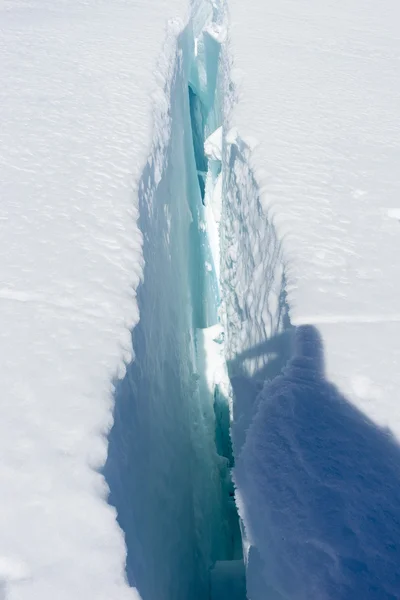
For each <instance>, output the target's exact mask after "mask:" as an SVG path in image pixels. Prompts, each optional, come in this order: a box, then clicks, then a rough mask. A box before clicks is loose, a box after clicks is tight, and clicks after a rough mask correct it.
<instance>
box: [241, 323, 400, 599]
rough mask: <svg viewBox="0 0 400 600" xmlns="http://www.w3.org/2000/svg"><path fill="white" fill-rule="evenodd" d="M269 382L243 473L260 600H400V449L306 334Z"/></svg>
mask: <svg viewBox="0 0 400 600" xmlns="http://www.w3.org/2000/svg"><path fill="white" fill-rule="evenodd" d="M295 341H296V348H295V351H294V356H293V359H292V360H291V361H290V362H289V364H288V366H287V367H286V368H285V369H284V372H283V374H282V375H281V376H279V377H277V378H276V379H275V380H274V381H273V382H272V383H270V384H267V385H266V386H265V387H264V389H263V390H262V392H261V393H260V395H259V398H258V409H257V412H256V415H255V417H254V420H253V422H252V424H251V426H250V428H249V430H248V433H247V437H246V442H245V444H244V447H243V450H242V452H241V454H240V457H239V460H238V461H237V466H236V469H235V482H236V485H237V486H238V490H239V494H238V495H239V502H240V508H241V514H242V516H243V518H244V520H245V524H246V531H247V534H248V537H249V540H250V542H251V544H252V545H254V546H255V547H256V549H257V552H258V554H259V558H260V559H261V561H260V562H261V566H260V570H261V572H262V580H263V583H262V585H263V586H264V591H263V589H262V588H261V587H260V589H259V590H258V593H256V594H255V595H254V596H251V597H254V598H258V597H260V598H261V597H264V598H265V597H266V596H265V590H268V589H270V590H271V594H272V595H271V597H272V598H282V599H293V600H295V599H296V600H308V599H309V598H320V599H325V598H326V599H331V598H340V599H341V600H353V599H354V598H356V597H359V598H365V599H368V600H372V599H374V600H378V599H379V600H381V599H383V598H385V599H389V598H391V599H394V598H397V597H398V591H399V589H400V573H399V569H398V565H399V561H400V548H399V544H398V541H399V539H400V448H399V446H398V444H397V443H396V440H395V439H394V438H393V436H392V435H391V434H390V432H389V431H388V430H387V429H381V428H379V427H377V426H376V425H375V424H374V423H373V422H372V421H370V420H369V419H368V418H366V417H365V415H363V414H362V413H361V412H360V411H359V410H357V408H355V407H354V406H353V405H352V404H351V403H350V402H349V401H348V400H347V399H346V398H345V397H344V396H343V395H342V394H341V393H340V391H339V390H338V389H337V388H336V387H335V386H333V385H332V384H331V383H329V382H328V381H327V380H326V378H325V375H324V365H323V360H324V357H323V344H322V340H321V336H320V334H319V333H318V331H317V329H316V328H315V327H313V326H303V327H298V328H297V330H296V337H295Z"/></svg>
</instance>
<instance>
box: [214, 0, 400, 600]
mask: <svg viewBox="0 0 400 600" xmlns="http://www.w3.org/2000/svg"><path fill="white" fill-rule="evenodd" d="M230 16H231V26H230V50H231V53H232V60H233V69H232V78H233V80H234V83H235V86H236V92H235V93H233V94H231V99H230V102H231V106H233V108H232V110H231V113H230V116H229V125H230V128H231V129H230V131H229V135H228V137H227V148H226V153H225V159H224V166H223V169H224V168H225V173H226V179H225V186H224V198H225V201H224V209H223V217H222V222H223V223H224V231H223V235H222V242H221V243H222V248H221V256H222V257H223V261H222V265H221V273H222V275H221V278H222V282H223V290H224V292H223V297H224V302H225V305H226V310H225V312H226V324H227V331H226V333H227V354H228V359H229V364H230V374H231V379H232V384H233V388H234V392H235V403H234V426H233V441H234V450H235V454H236V458H237V467H236V472H235V481H236V485H237V497H238V500H239V503H240V513H241V516H242V518H243V520H244V524H245V530H246V539H247V544H248V548H247V574H248V578H247V582H248V596H249V598H251V600H258V599H263V600H265V599H266V598H268V599H271V600H272V599H273V600H283V599H284V600H302V599H303V598H304V599H309V598H318V599H329V600H331V599H332V600H334V599H339V598H340V599H341V600H350V599H353V598H363V599H377V600H378V599H379V600H382V599H388V598H391V599H394V598H399V597H400V569H399V564H400V562H399V558H400V508H399V499H400V491H399V490H400V487H399V486H400V467H399V465H400V451H399V448H398V441H399V439H400V403H399V387H400V386H399V384H400V369H399V364H400V346H399V343H398V339H399V335H400V322H399V321H400V314H399V301H398V293H399V281H400V261H399V260H398V256H399V251H400V210H399V209H400V204H399V198H400V177H399V159H400V125H399V123H400V121H399V113H400V110H399V106H400V85H399V80H398V71H399V60H400V40H399V36H398V22H399V18H400V9H399V6H398V3H397V2H395V1H392V0H385V1H384V2H381V3H379V4H378V3H374V2H367V3H365V2H361V1H359V0H350V1H348V2H322V3H321V2H317V1H314V0H302V1H293V0H271V1H270V2H257V3H252V6H251V9H250V8H249V6H248V4H246V3H244V2H241V1H239V0H232V1H231V2H230ZM300 325H308V328H307V327H306V328H305V329H302V328H301V327H300V329H299V330H298V331H297V334H296V335H293V326H300ZM294 337H295V338H296V344H295V349H294V346H293V338H294ZM303 342H304V343H303ZM290 357H292V360H291V361H290V362H289V364H288V366H287V368H286V370H285V371H284V374H283V375H282V376H280V377H279V378H278V379H276V376H277V375H278V374H279V372H280V370H281V368H282V366H285V365H286V364H287V362H288V359H289V358H290ZM315 357H318V358H317V359H315V360H314V358H315ZM323 363H324V367H323V366H322V365H323ZM266 380H267V382H268V380H274V381H272V383H271V384H270V385H269V384H268V383H267V384H266V386H265V387H263V385H264V382H265V381H266ZM331 384H334V386H336V387H332V385H331ZM260 389H261V390H262V391H261V393H259V392H260ZM249 400H250V402H249ZM250 423H251V425H250ZM266 590H268V593H267V591H266ZM268 594H269V595H268Z"/></svg>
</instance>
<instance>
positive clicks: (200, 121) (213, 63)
mask: <svg viewBox="0 0 400 600" xmlns="http://www.w3.org/2000/svg"><path fill="white" fill-rule="evenodd" d="M170 27H171V28H172V29H173V30H174V29H175V28H176V27H177V26H176V24H170ZM224 35H225V15H224V9H223V6H222V5H217V4H216V3H213V4H210V3H208V2H205V1H204V2H200V3H197V4H196V3H195V4H194V5H193V7H192V19H191V20H190V22H189V24H188V25H187V26H186V27H185V28H184V29H183V31H181V33H179V35H178V36H177V43H176V47H175V48H171V49H170V50H171V52H174V53H175V56H176V59H175V63H174V68H173V71H172V72H171V73H170V79H169V81H168V83H167V84H166V86H165V87H164V89H163V92H162V94H161V93H160V95H159V98H158V99H157V106H158V108H157V111H156V115H155V139H154V143H153V150H152V153H151V156H150V158H149V160H148V162H147V164H146V166H145V169H144V171H143V174H142V177H141V181H140V184H139V188H138V196H139V209H140V217H139V226H140V229H141V231H142V234H143V257H144V264H145V266H144V279H143V282H142V283H141V285H140V286H139V288H138V291H137V296H138V305H139V310H140V322H139V324H138V325H137V327H136V328H135V329H134V331H133V335H132V340H133V349H134V355H135V358H134V361H133V362H132V363H131V364H130V365H128V366H127V372H126V375H125V377H124V378H123V379H122V380H121V381H118V382H116V384H115V411H114V425H113V428H112V430H111V432H110V435H109V453H108V459H107V463H106V465H105V476H106V479H107V482H108V485H109V488H110V499H109V500H110V503H111V504H112V505H114V506H115V508H116V511H117V518H118V522H119V525H120V527H121V529H122V530H123V532H124V535H125V541H126V548H127V560H126V572H127V578H128V581H129V583H130V585H132V586H134V587H136V588H137V589H138V591H139V593H140V594H141V596H142V598H143V600H187V599H188V598H191V599H193V600H197V599H198V600H204V599H207V598H213V599H216V598H228V597H229V598H230V599H232V600H233V599H235V598H237V599H239V598H240V599H243V598H245V583H244V569H243V558H242V545H241V538H240V531H239V525H238V518H237V514H236V506H235V502H234V498H233V487H232V482H231V479H230V469H231V467H232V464H233V454H232V448H231V442H230V433H229V427H230V418H231V416H230V415H231V411H230V406H229V395H230V392H229V385H228V382H227V373H226V366H225V362H224V351H223V341H224V332H223V330H222V327H221V322H220V321H221V307H220V305H221V295H220V273H219V262H220V255H219V221H220V215H221V202H222V187H223V185H222V177H223V173H222V157H221V152H222V129H221V128H222V125H223V114H222V107H223V102H222V98H221V89H222V88H223V86H222V83H221V80H220V77H219V72H218V71H219V65H220V53H221V43H222V41H223V40H224Z"/></svg>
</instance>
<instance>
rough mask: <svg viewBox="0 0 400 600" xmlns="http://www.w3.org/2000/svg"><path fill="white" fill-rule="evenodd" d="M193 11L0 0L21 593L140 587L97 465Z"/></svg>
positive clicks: (6, 559) (6, 533)
mask: <svg viewBox="0 0 400 600" xmlns="http://www.w3.org/2000/svg"><path fill="white" fill-rule="evenodd" d="M187 9H188V7H187V4H186V2H184V1H180V0H172V2H171V1H170V0H168V2H163V1H158V2H157V3H150V4H149V3H148V2H142V1H135V2H125V1H123V0H117V1H114V2H112V3H110V2H106V1H101V0H100V1H98V0H96V1H95V0H93V1H92V0H88V1H85V2H80V1H73V0H71V1H68V2H63V1H61V0H55V1H54V0H31V1H29V2H25V1H22V0H21V1H17V0H11V1H9V0H5V1H3V2H1V4H0V23H1V36H0V54H1V67H0V69H1V89H0V106H1V110H0V115H1V116H0V120H1V126H0V195H1V203H0V229H1V233H0V253H1V256H2V266H1V285H0V303H1V315H2V319H1V322H2V326H1V332H0V355H1V357H2V359H1V360H2V368H1V380H2V411H1V422H0V455H1V464H0V481H1V495H0V531H1V534H0V581H1V590H2V592H4V594H6V597H7V598H10V599H12V600H13V599H16V598H18V599H19V600H22V599H25V598H26V599H28V598H29V600H33V599H36V598H37V599H39V598H40V599H41V600H43V599H44V598H49V599H50V598H51V599H55V598H57V599H58V600H63V599H68V600H72V599H75V600H78V599H80V598H82V599H85V600H88V599H90V598H96V599H99V600H100V599H104V600H110V599H111V598H118V599H122V598H130V599H133V598H136V597H137V594H136V593H135V592H134V590H132V589H130V588H129V587H128V585H127V583H126V582H125V557H126V550H125V545H124V539H123V535H122V533H121V530H120V529H119V527H118V525H117V523H116V515H115V510H114V509H113V508H111V506H110V505H109V504H108V503H107V494H108V491H107V488H106V485H105V483H104V480H103V477H102V476H101V475H100V474H99V473H98V472H97V471H96V469H98V468H99V467H101V466H102V465H103V463H104V461H105V459H106V453H107V440H106V437H105V436H106V434H107V432H108V430H109V428H110V426H111V423H112V407H113V385H112V381H113V378H114V377H115V376H117V375H120V376H121V375H122V374H123V372H124V361H129V359H130V357H131V355H132V346H131V336H130V329H131V328H132V327H133V325H134V324H135V323H136V322H137V321H138V309H137V304H136V301H135V297H134V289H135V288H136V286H137V284H138V282H139V278H140V277H141V275H142V266H143V265H142V263H143V260H142V252H141V245H142V235H141V234H140V232H139V229H138V227H137V225H136V218H137V204H138V200H137V188H135V185H136V182H138V180H139V177H140V174H141V171H142V169H143V166H144V164H145V161H146V158H147V156H148V153H149V151H150V148H151V142H152V127H153V115H152V106H153V99H152V96H153V92H154V93H155V92H156V91H157V89H160V90H162V89H163V87H164V86H165V85H166V81H167V80H168V79H169V77H170V70H171V69H172V66H171V65H173V64H174V62H175V60H176V57H175V53H176V51H175V49H174V45H176V32H177V31H179V30H180V29H181V28H182V27H183V24H184V23H183V22H181V23H180V25H179V26H177V25H176V24H174V23H173V22H172V23H170V24H169V25H168V26H167V23H168V20H169V19H170V18H172V17H174V18H175V17H177V16H180V17H181V19H185V18H186V17H185V15H186V13H187ZM159 93H160V92H159ZM164 135H165V134H164ZM2 592H1V591H0V595H1V593H2Z"/></svg>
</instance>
